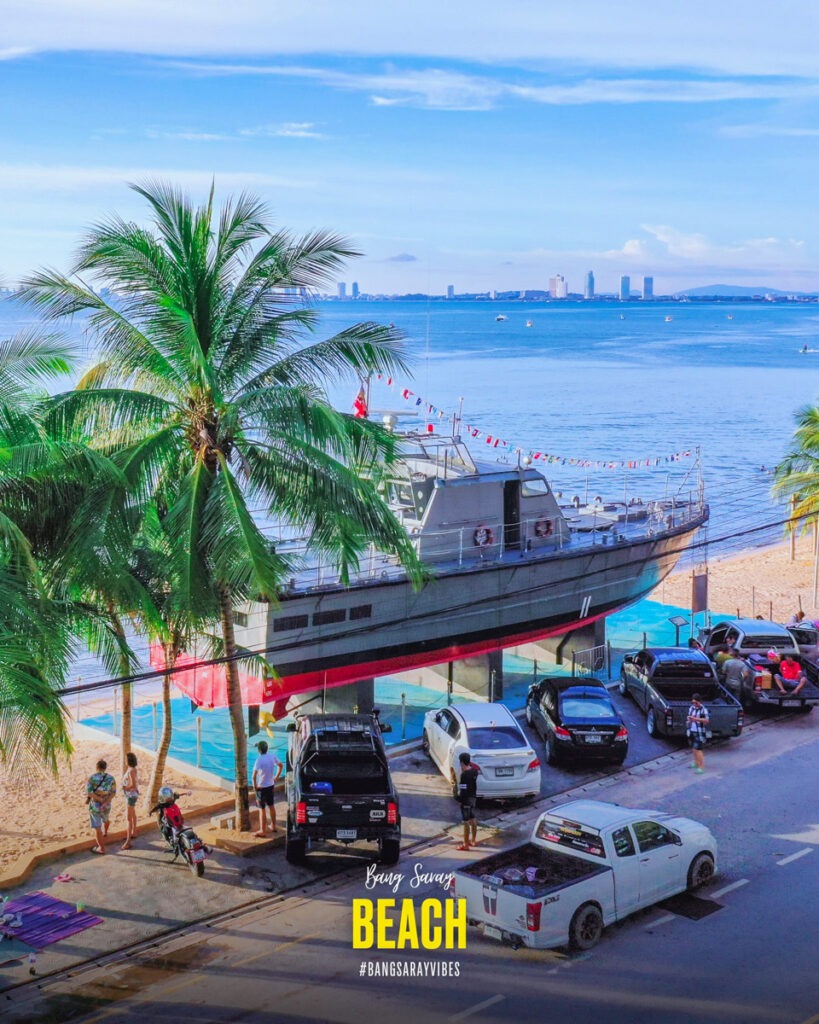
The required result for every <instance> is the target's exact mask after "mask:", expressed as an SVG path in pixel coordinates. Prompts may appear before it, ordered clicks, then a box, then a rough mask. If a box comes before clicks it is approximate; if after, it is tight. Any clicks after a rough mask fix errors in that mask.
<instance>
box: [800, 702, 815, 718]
mask: <svg viewBox="0 0 819 1024" xmlns="http://www.w3.org/2000/svg"><path fill="white" fill-rule="evenodd" d="M797 710H798V711H799V714H800V715H809V714H810V713H811V711H813V704H803V705H802V707H801V708H798V709H797Z"/></svg>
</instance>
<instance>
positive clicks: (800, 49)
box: [0, 0, 819, 293]
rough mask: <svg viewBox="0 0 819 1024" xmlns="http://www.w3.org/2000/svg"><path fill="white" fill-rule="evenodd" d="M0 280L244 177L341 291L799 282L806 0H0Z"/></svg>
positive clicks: (810, 54) (808, 172) (810, 212)
mask: <svg viewBox="0 0 819 1024" xmlns="http://www.w3.org/2000/svg"><path fill="white" fill-rule="evenodd" d="M2 17H3V20H2V25H1V26H0V82H2V105H0V110H2V128H0V138H2V150H0V282H2V283H3V284H5V285H13V284H15V283H16V282H17V281H18V280H19V279H20V278H21V277H22V276H23V275H24V274H25V273H27V272H28V271H30V270H32V269H34V268H36V267H39V266H42V265H46V264H47V265H51V266H57V267H59V268H61V269H63V268H66V267H67V266H68V263H69V260H70V256H71V253H72V251H73V249H74V247H75V246H76V244H77V242H78V240H79V239H80V237H81V235H82V232H83V230H84V228H85V227H87V226H88V225H89V224H92V223H94V222H95V221H97V220H99V219H101V218H102V217H103V216H104V215H106V214H108V213H110V212H112V211H114V210H116V211H118V212H120V213H121V214H122V215H123V216H126V217H131V218H134V219H138V220H144V219H145V211H144V207H143V206H142V205H141V204H140V202H139V201H138V199H137V197H136V196H134V195H132V194H131V193H129V191H128V189H127V182H129V181H143V180H145V179H149V178H165V179H170V180H173V181H175V182H177V183H178V184H179V185H181V186H182V187H184V188H185V189H187V190H189V191H190V192H191V193H192V194H194V195H196V196H203V195H204V194H205V192H206V190H207V188H208V186H209V183H210V180H211V178H212V177H215V180H216V186H217V192H218V193H221V194H222V195H226V194H228V193H231V192H235V191H238V190H242V189H248V190H250V191H253V192H255V193H257V194H258V195H260V196H261V197H262V198H264V199H265V200H267V201H268V203H269V205H270V207H271V209H272V212H273V216H274V219H275V221H276V222H277V223H278V224H282V225H286V226H289V227H291V228H293V229H294V230H296V231H299V232H301V231H307V230H309V229H312V228H315V227H322V228H329V229H331V230H333V231H337V232H340V233H342V234H344V235H346V236H347V237H349V238H350V239H351V240H352V241H353V242H354V244H355V245H356V246H357V247H358V248H359V249H360V250H362V252H364V253H365V255H364V256H363V257H362V258H361V259H360V260H357V261H356V262H355V263H354V264H353V265H351V266H350V268H349V271H348V273H346V274H345V278H346V279H347V281H348V282H350V281H352V280H357V281H358V282H359V284H360V287H361V289H362V290H363V291H368V292H396V291H399V292H405V291H426V292H433V293H441V292H443V291H444V290H445V288H446V286H447V285H448V284H453V285H455V287H456V289H457V290H458V291H478V290H486V289H491V288H497V289H512V288H545V287H546V286H547V282H548V278H549V277H550V276H552V275H554V274H556V273H562V274H563V275H564V276H565V277H566V278H567V280H568V283H569V287H570V289H572V290H576V291H579V290H581V289H582V278H583V275H584V273H585V271H586V270H588V269H592V270H593V271H594V273H595V277H596V280H597V284H598V289H599V290H614V289H615V288H616V286H617V281H618V279H619V275H620V274H622V273H629V274H631V275H632V278H633V279H638V278H639V277H640V276H641V275H642V274H653V275H654V278H655V290H656V291H657V292H659V293H663V292H671V291H674V290H678V289H682V288H686V287H691V286H694V285H698V284H710V283H715V282H726V283H735V284H745V285H767V286H771V287H779V288H784V289H794V290H816V289H817V288H819V274H818V273H817V269H818V268H819V239H818V238H817V230H816V228H817V203H816V193H817V181H819V173H817V172H819V161H818V160H817V156H818V155H819V63H817V59H816V42H815V41H816V39H817V38H819V4H816V3H815V2H814V0H780V2H779V3H778V4H776V5H770V4H763V3H762V2H761V0H743V2H739V0H711V2H703V0H687V2H686V3H685V4H683V3H680V2H678V0H654V2H651V3H648V2H644V0H628V2H624V0H620V2H617V0H608V2H603V0H575V2H572V3H567V2H566V0H560V2H553V0H540V2H536V0H525V2H524V0H507V2H506V3H504V4H499V3H497V0H495V2H493V3H487V2H485V0H471V2H468V3H466V2H462V0H447V2H446V3H444V4H441V3H432V2H429V0H413V2H412V3H406V2H405V0H395V2H394V3H392V4H384V3H383V0H381V2H378V3H376V2H370V0H350V2H347V3H340V2H337V0H311V2H310V3H304V2H302V0H290V2H288V3H287V4H282V3H280V2H279V0H265V2H261V0H238V3H236V4H234V5H232V6H231V5H226V4H224V3H215V2H213V0H198V2H195V3H194V2H190V0H173V2H172V3H167V2H165V3H162V4H160V3H159V2H156V0H140V2H139V3H137V2H134V0H117V2H116V3H113V4H112V3H110V2H106V3H102V2H101V0H76V2H64V0H38V2H37V4H36V5H35V4H33V3H32V2H31V0H26V2H25V3H23V2H19V0H4V3H3V15H2Z"/></svg>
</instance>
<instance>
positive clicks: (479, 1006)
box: [449, 996, 506, 1021]
mask: <svg viewBox="0 0 819 1024" xmlns="http://www.w3.org/2000/svg"><path fill="white" fill-rule="evenodd" d="M505 998H506V996H492V997H491V998H490V999H484V1001H483V1002H482V1003H476V1004H475V1006H470V1007H469V1009H468V1010H462V1011H461V1012H460V1013H456V1014H455V1016H454V1017H450V1018H449V1020H452V1021H457V1020H466V1018H467V1017H471V1016H472V1015H473V1014H475V1013H480V1012H481V1010H486V1009H488V1008H489V1007H490V1006H494V1005H495V1003H500V1002H502V1001H503V1000H504V999H505Z"/></svg>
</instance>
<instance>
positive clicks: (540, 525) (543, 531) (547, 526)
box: [535, 519, 552, 537]
mask: <svg viewBox="0 0 819 1024" xmlns="http://www.w3.org/2000/svg"><path fill="white" fill-rule="evenodd" d="M551 533H552V520H551V519H538V521H537V522H536V523H535V536H536V537H549V536H551Z"/></svg>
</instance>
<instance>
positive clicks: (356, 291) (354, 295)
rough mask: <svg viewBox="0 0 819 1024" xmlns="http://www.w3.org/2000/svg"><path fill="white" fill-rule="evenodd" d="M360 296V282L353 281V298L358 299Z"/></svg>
mask: <svg viewBox="0 0 819 1024" xmlns="http://www.w3.org/2000/svg"><path fill="white" fill-rule="evenodd" d="M358 296H359V291H358V281H353V298H354V299H357V298H358Z"/></svg>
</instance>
